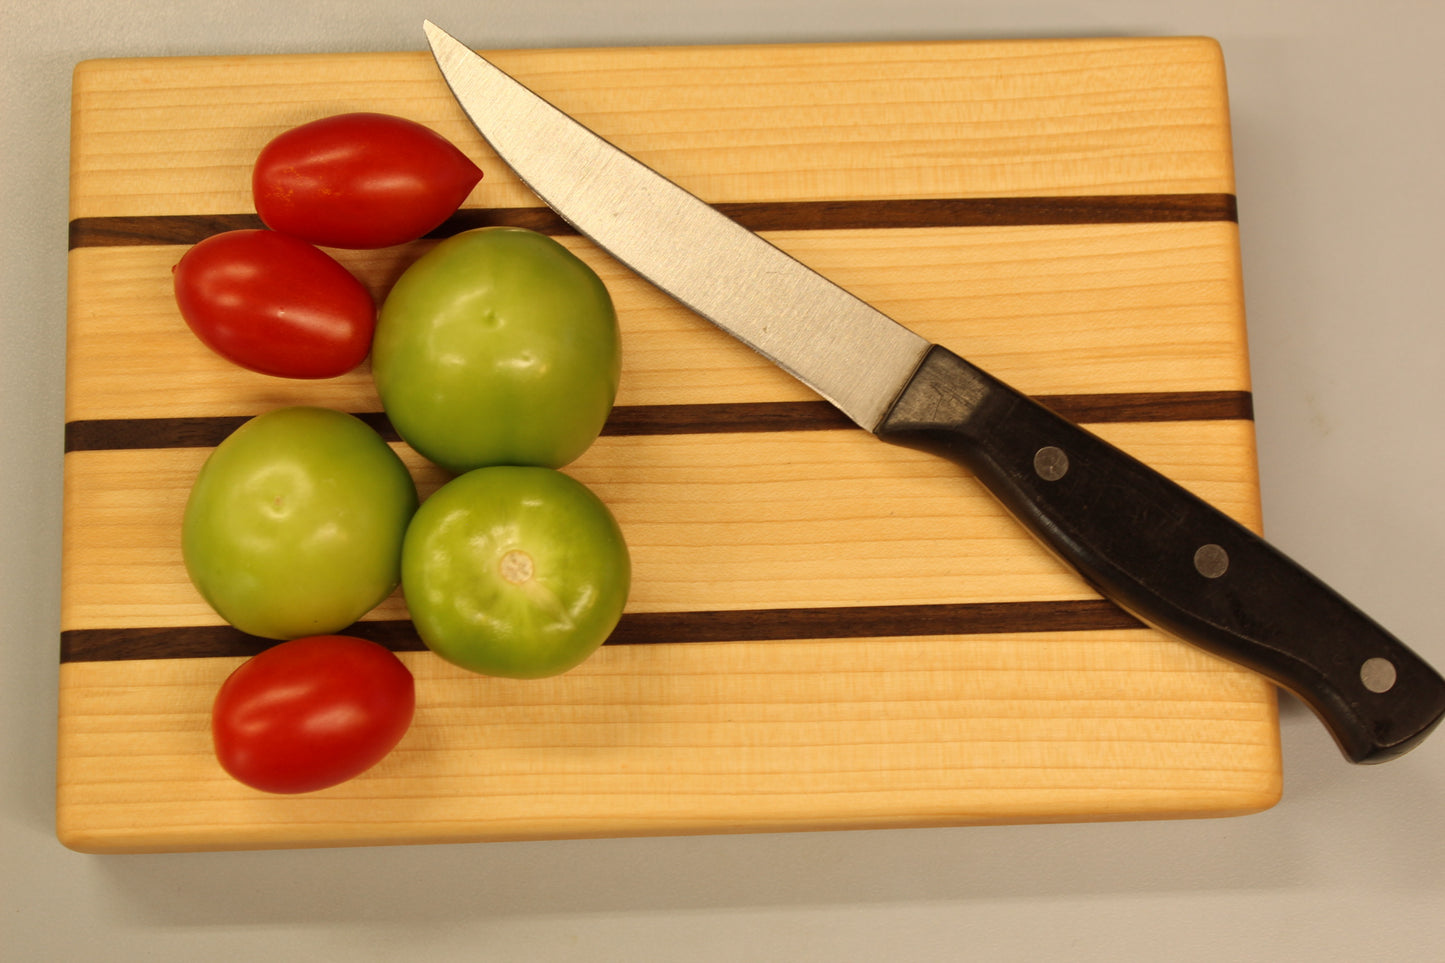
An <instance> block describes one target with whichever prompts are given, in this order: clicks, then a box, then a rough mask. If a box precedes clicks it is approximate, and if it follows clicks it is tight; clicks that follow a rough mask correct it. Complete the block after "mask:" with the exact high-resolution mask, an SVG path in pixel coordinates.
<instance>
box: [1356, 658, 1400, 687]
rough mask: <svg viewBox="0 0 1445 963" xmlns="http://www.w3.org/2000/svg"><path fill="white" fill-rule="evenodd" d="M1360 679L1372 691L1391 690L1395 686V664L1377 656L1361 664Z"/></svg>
mask: <svg viewBox="0 0 1445 963" xmlns="http://www.w3.org/2000/svg"><path fill="white" fill-rule="evenodd" d="M1360 681H1361V682H1363V683H1364V684H1365V688H1366V689H1369V690H1370V691H1371V692H1389V691H1390V690H1391V689H1393V688H1394V687H1395V664H1394V663H1393V662H1391V661H1390V660H1389V659H1382V658H1380V657H1378V656H1376V657H1375V658H1373V659H1366V660H1365V664H1364V665H1362V666H1360Z"/></svg>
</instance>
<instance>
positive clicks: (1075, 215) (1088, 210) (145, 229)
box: [70, 194, 1238, 248]
mask: <svg viewBox="0 0 1445 963" xmlns="http://www.w3.org/2000/svg"><path fill="white" fill-rule="evenodd" d="M714 206H715V207H716V208H717V209H718V210H719V211H721V212H722V213H724V214H726V215H727V216H729V217H731V218H732V219H733V220H735V221H737V222H738V223H740V224H742V225H743V226H744V227H746V228H748V229H749V230H753V231H824V230H850V229H878V228H918V227H1006V226H1017V225H1037V224H1152V223H1166V222H1176V221H1236V220H1238V212H1237V210H1236V204H1235V198H1234V195H1233V194H1118V195H1114V194H1103V195H1095V196H1089V197H967V198H950V197H945V198H917V199H900V200H838V201H760V202H739V203H719V204H716V205H714ZM493 225H507V226H512V227H525V228H530V229H531V230H534V231H539V232H541V233H543V234H573V233H575V232H574V231H573V229H572V228H571V226H570V225H568V224H567V222H565V221H563V220H562V219H561V218H560V217H558V216H557V215H556V214H554V213H553V212H552V211H551V210H550V209H549V208H545V207H543V208H536V207H507V208H478V209H468V210H462V211H458V212H457V213H456V214H455V215H453V216H452V217H451V218H449V219H448V220H447V221H446V222H445V223H444V224H442V225H441V227H439V228H437V229H436V230H435V231H433V232H432V233H431V234H429V235H428V237H432V238H438V237H449V236H451V235H452V234H456V233H458V232H460V231H466V230H470V229H472V228H476V227H488V226H493ZM263 226H264V225H263V224H262V223H261V220H260V218H258V217H257V216H256V215H255V214H163V215H149V216H134V217H80V218H76V219H75V220H73V221H71V222H70V246H71V248H79V247H122V246H129V245H145V244H194V243H196V242H197V241H199V240H201V239H202V238H206V237H210V236H211V235H212V234H219V233H221V232H222V231H234V230H239V229H242V228H258V227H263Z"/></svg>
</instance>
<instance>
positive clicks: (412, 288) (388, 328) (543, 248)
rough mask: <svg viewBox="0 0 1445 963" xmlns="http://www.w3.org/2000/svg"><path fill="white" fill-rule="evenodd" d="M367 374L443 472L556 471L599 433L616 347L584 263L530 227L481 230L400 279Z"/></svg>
mask: <svg viewBox="0 0 1445 963" xmlns="http://www.w3.org/2000/svg"><path fill="white" fill-rule="evenodd" d="M371 369H372V374H373V376H374V377H375V380H376V388H377V392H378V393H379V394H380V396H381V402H382V406H383V407H384V408H385V409H386V413H387V416H388V417H389V418H390V419H391V423H392V425H393V426H394V427H395V428H396V430H397V433H398V434H399V435H401V437H402V438H403V439H405V440H406V442H407V443H408V444H409V445H411V446H412V447H413V448H415V449H416V450H417V451H418V452H420V453H421V454H422V455H424V456H425V457H426V458H428V459H430V460H431V461H433V462H435V463H436V464H438V465H440V466H442V467H443V468H445V469H448V470H449V471H452V472H456V473H461V472H465V471H470V470H471V469H473V468H480V467H482V466H485V465H542V466H545V467H549V468H560V467H562V466H563V465H565V464H567V463H569V462H571V461H572V460H573V459H575V458H576V457H577V456H578V455H580V454H582V453H583V452H584V451H586V450H587V448H588V446H590V445H591V444H592V442H593V441H594V440H596V438H597V435H598V434H599V433H600V432H601V431H602V424H603V422H605V421H606V420H607V415H608V413H609V412H610V411H611V410H612V403H613V401H614V400H615V398H616V396H617V383H618V379H619V377H620V375H621V369H622V347H621V339H620V336H619V334H618V330H617V315H616V312H615V311H614V309H613V306H612V299H611V297H610V296H609V295H608V293H607V288H606V286H605V285H604V284H603V283H602V280H601V279H600V278H598V277H597V275H596V274H595V273H594V272H593V271H592V269H591V268H590V267H588V266H587V265H586V263H584V262H583V261H582V260H581V259H579V258H578V257H577V256H576V255H574V254H572V252H570V251H568V250H567V249H566V248H565V247H563V246H562V245H561V244H558V243H557V242H556V241H554V240H552V239H551V238H550V237H547V236H546V235H543V234H538V233H536V232H535V231H528V230H524V229H521V228H510V227H485V228H478V229H476V230H472V231H465V232H463V233H461V234H457V235H455V236H453V237H450V238H447V239H446V240H444V241H442V242H441V243H439V244H437V246H436V247H434V248H432V249H431V250H430V251H428V252H427V253H426V254H424V255H422V256H421V257H420V258H418V259H417V260H416V261H415V262H414V263H413V264H412V265H411V266H410V267H408V268H407V269H406V271H405V272H404V273H403V274H402V275H401V277H400V278H398V279H397V282H396V284H395V285H394V286H393V287H392V289H391V291H390V293H389V294H388V295H387V297H386V301H385V303H384V304H383V305H382V309H381V313H380V315H379V317H378V319H377V328H376V337H375V340H374V341H373V343H372V353H371Z"/></svg>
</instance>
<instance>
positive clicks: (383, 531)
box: [181, 407, 417, 639]
mask: <svg viewBox="0 0 1445 963" xmlns="http://www.w3.org/2000/svg"><path fill="white" fill-rule="evenodd" d="M416 506H417V493H416V486H415V484H414V483H413V482H412V479H411V475H410V474H409V473H408V472H407V469H406V466H405V465H404V464H402V461H401V459H400V458H398V457H397V454H396V452H394V451H392V450H391V448H390V447H389V446H388V445H387V444H386V442H385V441H383V440H382V438H381V436H380V435H378V434H377V433H376V432H375V431H373V430H372V429H371V428H370V427H368V426H367V425H366V424H365V423H364V422H362V421H361V420H360V419H359V418H356V417H355V416H353V415H348V414H343V413H342V412H339V411H332V410H330V409H327V408H311V407H298V408H281V409H277V410H275V411H270V412H267V413H266V414H263V415H258V416H256V417H255V418H252V419H251V420H250V421H248V422H246V423H245V424H243V425H242V426H241V427H240V428H238V429H236V431H235V432H233V433H232V434H231V435H230V437H228V438H226V439H225V440H224V441H222V442H221V444H219V445H217V446H216V449H215V451H213V452H211V455H210V457H209V458H207V459H206V462H205V464H204V465H203V466H202V467H201V470H200V473H199V474H198V475H197V476H196V480H195V483H194V485H193V486H192V488H191V494H190V498H189V500H188V501H187V502H186V508H185V514H184V516H183V518H182V523H181V549H182V554H183V557H184V560H185V565H186V571H187V573H188V574H189V575H190V578H191V581H192V582H193V583H194V584H195V586H196V589H197V590H198V591H199V592H200V593H201V596H202V597H203V598H204V599H205V600H206V601H207V602H208V603H209V604H210V605H211V607H212V608H214V609H215V610H216V612H217V613H218V614H219V615H220V616H221V617H222V618H224V619H225V620H226V621H227V622H230V623H231V624H232V625H234V626H235V627H236V628H238V629H240V630H241V631H243V632H249V633H250V634H252V635H258V636H261V637H263V638H269V639H294V638H298V637H300V636H305V635H319V634H325V633H328V632H337V631H340V630H341V629H343V628H345V627H346V626H348V625H350V624H351V623H352V622H355V621H356V620H357V619H359V618H360V617H361V616H362V615H364V614H366V613H367V612H368V611H370V610H371V609H372V608H374V607H375V606H376V605H377V604H378V603H379V602H381V601H382V599H384V598H386V597H387V596H388V595H390V594H391V592H392V591H393V590H394V589H395V588H396V586H397V583H398V581H399V580H400V576H401V546H402V539H403V538H404V537H405V535H406V526H407V523H408V522H409V521H410V520H411V516H412V513H413V512H414V511H415V510H416Z"/></svg>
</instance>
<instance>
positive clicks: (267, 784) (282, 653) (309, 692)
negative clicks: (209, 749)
mask: <svg viewBox="0 0 1445 963" xmlns="http://www.w3.org/2000/svg"><path fill="white" fill-rule="evenodd" d="M415 705H416V691H415V683H414V681H413V679H412V675H411V672H410V670H408V669H407V667H406V666H405V665H403V664H402V662H401V660H400V659H398V658H397V657H396V656H395V655H393V654H392V653H391V652H390V651H389V650H388V649H386V648H385V647H383V646H380V645H378V644H376V643H375V642H368V641H367V640H365V639H358V638H355V637H352V636H348V635H313V636H309V637H307V638H304V639H295V640H293V641H290V642H282V643H281V644H280V645H276V646H273V647H272V648H269V649H266V650H265V651H264V652H262V653H261V654H259V655H257V656H254V657H253V658H251V659H249V660H247V661H246V662H243V663H242V664H241V666H240V667H239V668H237V669H236V671H235V672H233V673H231V675H230V677H229V678H227V679H226V681H225V682H224V683H222V684H221V690H220V692H218V693H217V694H216V702H215V706H214V708H213V709H212V712H211V735H212V738H213V739H214V741H215V747H216V758H217V759H218V760H219V761H220V763H221V768H223V769H225V770H226V772H228V773H230V774H231V775H232V776H234V777H235V778H236V779H238V780H239V781H241V782H243V783H245V784H246V785H248V786H250V787H252V788H253V789H261V790H264V791H265V792H273V793H300V792H312V791H314V790H317V789H325V788H326V787H328V786H334V785H336V784H338V783H342V782H345V781H346V780H348V779H351V778H353V777H355V776H358V775H360V774H361V773H363V772H365V771H366V770H367V769H370V768H371V767H372V766H374V765H376V764H377V763H378V762H380V761H381V760H382V758H383V757H384V756H385V755H386V754H387V753H389V752H391V750H392V749H393V748H395V746H396V744H397V743H398V742H400V741H401V737H402V736H403V735H404V734H405V733H406V730H407V728H408V727H409V726H410V725H411V718H412V712H413V710H414V708H415Z"/></svg>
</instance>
